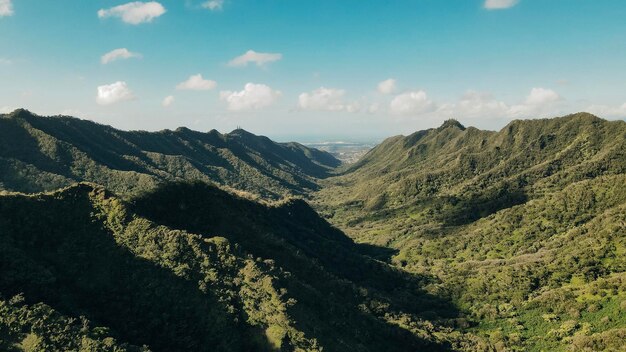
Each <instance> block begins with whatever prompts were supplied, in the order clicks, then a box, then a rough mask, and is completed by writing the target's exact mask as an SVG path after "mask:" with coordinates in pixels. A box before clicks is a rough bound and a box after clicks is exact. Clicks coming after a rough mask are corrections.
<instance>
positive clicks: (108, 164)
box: [0, 110, 340, 198]
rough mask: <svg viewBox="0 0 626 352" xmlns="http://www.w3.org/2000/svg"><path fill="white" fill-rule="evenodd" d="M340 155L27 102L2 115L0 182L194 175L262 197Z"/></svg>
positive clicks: (52, 183) (148, 181) (155, 180)
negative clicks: (45, 112) (131, 125)
mask: <svg viewBox="0 0 626 352" xmlns="http://www.w3.org/2000/svg"><path fill="white" fill-rule="evenodd" d="M339 164H340V162H339V161H338V160H337V159H335V158H334V157H333V156H332V155H330V154H328V153H326V152H322V151H319V150H316V149H312V148H307V147H305V146H303V145H301V144H298V143H275V142H273V141H271V140H270V139H269V138H267V137H261V136H256V135H254V134H251V133H249V132H246V131H244V130H242V129H238V130H234V131H232V132H231V133H228V134H220V133H219V132H217V131H215V130H212V131H210V132H208V133H202V132H196V131H192V130H189V129H187V128H179V129H177V130H175V131H170V130H165V131H160V132H155V133H149V132H142V131H131V132H127V131H120V130H117V129H114V128H112V127H109V126H104V125H100V124H97V123H94V122H91V121H86V120H79V119H76V118H72V117H66V116H55V117H43V116H37V115H35V114H32V113H30V112H29V111H26V110H16V111H14V112H12V113H10V114H7V115H0V189H5V190H9V191H20V192H41V191H49V190H54V189H57V188H60V187H65V186H68V185H70V184H72V183H74V182H79V181H89V182H95V183H98V184H101V185H104V186H105V187H107V188H108V189H110V190H112V191H115V192H117V193H120V194H128V193H137V192H139V191H141V190H146V189H150V188H153V187H154V186H155V185H157V184H159V183H161V182H163V181H180V180H200V181H205V182H215V183H217V184H220V185H225V186H229V187H232V188H235V189H239V190H244V191H248V192H250V193H253V194H257V195H260V196H263V197H270V198H280V197H281V196H283V195H285V194H304V193H306V192H309V191H312V190H315V189H317V184H316V181H315V180H316V179H317V178H324V177H326V176H328V175H329V172H330V171H331V170H332V169H333V168H334V167H336V166H338V165H339Z"/></svg>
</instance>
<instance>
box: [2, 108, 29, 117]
mask: <svg viewBox="0 0 626 352" xmlns="http://www.w3.org/2000/svg"><path fill="white" fill-rule="evenodd" d="M29 115H33V113H32V112H30V111H28V110H26V109H24V108H19V109H15V110H13V111H12V112H10V113H8V114H6V115H5V116H6V117H13V118H16V117H25V116H29Z"/></svg>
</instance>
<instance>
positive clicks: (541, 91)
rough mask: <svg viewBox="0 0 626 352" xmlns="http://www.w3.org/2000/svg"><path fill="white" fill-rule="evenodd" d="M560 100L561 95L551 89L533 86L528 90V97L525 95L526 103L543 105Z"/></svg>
mask: <svg viewBox="0 0 626 352" xmlns="http://www.w3.org/2000/svg"><path fill="white" fill-rule="evenodd" d="M559 100H561V96H560V95H558V94H557V93H556V92H555V91H553V90H552V89H546V88H533V89H531V91H530V94H529V95H528V97H526V104H528V105H544V104H549V103H553V102H555V101H559Z"/></svg>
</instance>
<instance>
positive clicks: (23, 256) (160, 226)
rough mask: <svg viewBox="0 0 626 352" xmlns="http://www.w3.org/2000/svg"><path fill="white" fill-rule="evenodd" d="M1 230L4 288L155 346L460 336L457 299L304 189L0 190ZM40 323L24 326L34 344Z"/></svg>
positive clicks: (312, 344)
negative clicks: (383, 254)
mask: <svg viewBox="0 0 626 352" xmlns="http://www.w3.org/2000/svg"><path fill="white" fill-rule="evenodd" d="M241 219H246V221H241ZM0 228H2V229H4V230H5V231H2V232H1V233H0V254H1V255H0V268H1V270H2V276H1V277H0V292H2V293H3V294H5V295H14V294H18V293H21V292H23V293H24V295H25V297H26V298H27V299H28V301H29V302H33V304H37V302H43V303H44V304H46V305H47V306H49V307H52V309H55V310H58V311H62V312H64V314H66V315H67V316H69V317H78V316H85V317H86V318H87V319H89V321H93V322H95V324H97V325H99V326H105V327H107V329H108V330H107V331H110V332H111V335H112V336H115V338H116V339H119V340H120V341H127V342H128V343H132V344H134V345H147V346H148V348H150V349H151V350H155V351H248V350H255V351H263V350H275V349H283V350H307V351H316V350H319V351H321V350H322V349H323V350H326V351H342V350H346V349H351V350H356V351H371V350H376V351H379V350H385V351H404V350H407V349H409V350H415V349H421V348H428V349H429V350H444V349H447V348H448V347H449V346H450V344H451V343H457V341H462V340H463V336H456V337H455V338H454V339H448V338H447V337H446V336H439V334H444V335H445V334H447V333H449V332H451V329H450V328H449V327H448V326H447V319H452V318H454V317H455V315H456V310H455V309H454V307H453V306H451V305H449V304H448V303H447V302H446V301H445V300H440V299H438V298H436V297H434V296H432V295H429V294H427V293H425V292H423V291H421V290H420V289H419V287H420V285H422V284H423V282H422V281H420V280H417V279H415V278H413V277H411V276H409V275H406V274H403V273H402V272H400V271H397V270H394V269H393V268H392V267H390V266H389V265H387V264H384V263H380V262H377V261H374V260H371V259H369V258H368V257H365V256H363V255H361V254H360V252H359V247H357V246H356V245H354V243H353V242H352V241H351V240H349V239H348V238H346V237H345V236H344V235H343V234H342V233H341V232H339V231H337V230H336V229H334V228H332V227H331V226H330V225H329V224H328V223H326V222H325V221H323V220H322V219H320V218H319V217H318V216H317V214H316V213H315V212H314V211H313V210H312V209H311V208H310V207H308V205H307V204H306V203H304V202H303V201H301V200H287V201H283V202H280V203H275V204H272V205H262V204H259V203H256V202H253V201H250V200H246V199H244V198H238V197H236V196H233V195H232V194H229V193H227V192H225V191H222V190H220V189H217V188H215V187H213V186H208V185H206V184H203V183H195V184H186V183H183V184H170V185H165V186H162V187H160V188H158V189H156V190H154V191H152V192H148V193H144V194H142V195H141V196H140V197H138V198H136V199H134V200H133V203H132V205H129V204H128V203H126V202H125V201H123V200H121V199H119V198H117V197H115V196H113V195H112V194H110V193H109V192H107V191H106V190H105V189H104V188H102V187H99V186H95V185H92V184H78V185H76V186H72V187H70V188H67V189H64V190H61V191H58V192H55V193H50V194H37V195H31V196H27V195H20V194H13V195H11V194H7V195H4V196H0ZM399 287H402V288H407V292H405V291H398V288H399ZM29 304H30V303H29ZM427 311H428V312H429V313H428V314H426V313H427ZM425 317H428V319H430V320H431V321H432V322H428V321H426V320H425ZM400 319H402V320H403V321H407V322H410V324H406V325H400V324H398V323H397V321H398V320H400ZM374 331H375V332H376V333H375V334H373V333H364V332H374ZM34 334H35V335H32V336H30V337H29V336H28V335H27V336H24V337H23V338H24V339H26V342H27V343H29V344H34V345H37V344H39V343H40V342H39V339H40V338H41V335H40V334H38V333H36V332H35V333H34ZM67 338H68V339H70V337H67ZM72 338H73V337H72ZM69 348H70V349H71V348H73V347H69Z"/></svg>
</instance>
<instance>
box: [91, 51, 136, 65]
mask: <svg viewBox="0 0 626 352" xmlns="http://www.w3.org/2000/svg"><path fill="white" fill-rule="evenodd" d="M133 57H136V58H140V57H141V54H139V53H133V52H131V51H129V50H128V49H126V48H120V49H115V50H111V51H109V52H108V53H106V54H104V55H102V57H101V58H100V62H101V63H102V64H103V65H106V64H108V63H110V62H113V61H116V60H119V59H130V58H133Z"/></svg>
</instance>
